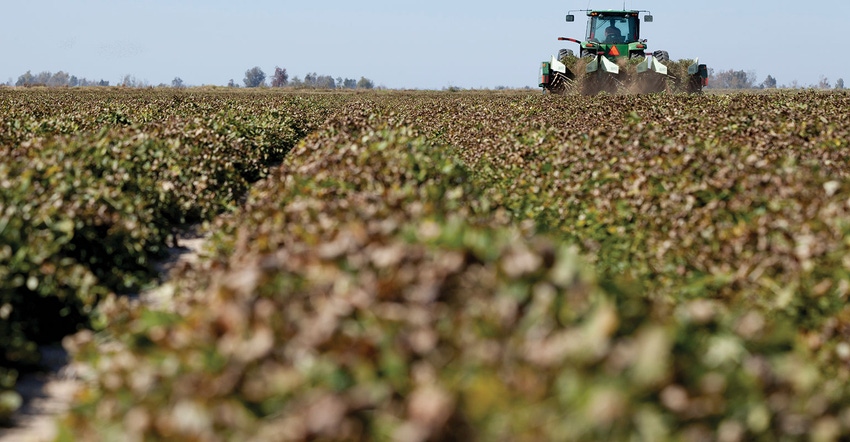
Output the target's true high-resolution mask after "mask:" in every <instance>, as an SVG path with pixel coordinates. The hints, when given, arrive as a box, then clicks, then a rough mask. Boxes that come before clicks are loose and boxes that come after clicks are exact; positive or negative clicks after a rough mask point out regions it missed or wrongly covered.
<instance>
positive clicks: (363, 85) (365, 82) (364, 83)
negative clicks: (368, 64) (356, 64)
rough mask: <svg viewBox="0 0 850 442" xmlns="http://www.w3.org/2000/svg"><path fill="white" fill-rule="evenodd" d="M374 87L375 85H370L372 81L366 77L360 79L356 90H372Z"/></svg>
mask: <svg viewBox="0 0 850 442" xmlns="http://www.w3.org/2000/svg"><path fill="white" fill-rule="evenodd" d="M374 87H375V83H372V80H370V79H368V78H366V77H360V81H358V82H357V89H372V88H374Z"/></svg>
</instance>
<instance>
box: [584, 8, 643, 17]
mask: <svg viewBox="0 0 850 442" xmlns="http://www.w3.org/2000/svg"><path fill="white" fill-rule="evenodd" d="M640 12H641V11H624V10H621V9H595V10H592V11H587V15H588V16H592V15H623V16H626V15H632V14H634V15H637V14H639V13H640Z"/></svg>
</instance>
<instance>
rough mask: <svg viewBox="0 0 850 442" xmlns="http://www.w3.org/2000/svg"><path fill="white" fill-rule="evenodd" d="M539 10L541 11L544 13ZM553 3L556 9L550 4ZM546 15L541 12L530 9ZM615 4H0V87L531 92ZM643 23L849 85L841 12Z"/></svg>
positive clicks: (679, 40) (719, 10) (768, 8)
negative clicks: (24, 81)
mask: <svg viewBox="0 0 850 442" xmlns="http://www.w3.org/2000/svg"><path fill="white" fill-rule="evenodd" d="M546 5H550V6H546ZM552 5H557V6H552ZM544 7H549V8H551V9H550V10H548V11H544V10H541V8H544ZM588 7H590V8H597V9H619V8H622V7H623V2H622V1H590V2H588V1H587V0H579V1H563V2H557V1H556V2H529V1H506V0H489V1H484V0H463V1H449V0H430V1H417V2H403V1H390V0H363V1H351V0H347V1H342V0H323V1H311V0H299V1H289V0H283V1H271V0H241V1H235V0H205V1H201V0H169V1H166V0H144V1H143V0H109V1H107V0H47V1H38V0H32V1H26V2H24V1H18V2H12V4H7V5H4V6H3V7H0V11H2V15H0V82H6V81H7V80H9V79H11V80H12V81H13V82H14V81H15V80H17V78H18V76H20V75H21V74H23V73H24V72H26V71H28V70H29V71H32V73H33V74H37V73H39V72H42V71H50V72H56V71H60V70H62V71H65V72H68V73H70V74H72V75H76V76H77V77H85V78H88V79H89V80H100V79H104V80H108V81H110V83H111V84H116V83H118V82H119V81H120V80H121V79H122V78H123V77H124V76H125V75H128V74H129V75H132V76H134V77H135V78H136V79H137V80H140V81H145V82H147V83H149V84H151V85H157V84H160V83H166V84H170V83H171V81H172V80H173V79H174V78H175V77H180V78H181V79H183V81H184V82H185V83H186V84H189V85H202V84H218V85H225V84H227V82H228V81H229V80H230V79H233V80H234V81H236V82H237V83H239V84H240V85H241V84H242V79H243V78H244V76H245V71H246V70H248V69H249V68H251V67H254V66H259V67H260V68H261V69H263V71H265V72H266V74H269V75H270V74H271V73H273V72H274V68H275V66H280V67H284V68H286V69H287V71H288V72H289V73H290V77H292V76H298V77H301V78H303V77H304V75H305V74H306V73H309V72H316V73H318V74H320V75H331V76H332V77H334V78H336V77H349V78H355V79H359V78H360V77H361V76H365V77H367V78H370V79H372V80H373V81H374V82H375V84H376V85H383V86H386V87H389V88H418V89H442V88H446V87H449V86H457V87H463V88H476V87H488V88H494V87H497V86H509V87H523V86H533V87H536V86H537V73H538V72H537V70H538V66H539V64H540V62H541V61H543V60H548V59H549V57H550V56H551V55H552V54H555V53H557V51H558V49H559V48H561V47H567V48H570V49H576V48H577V45H575V44H572V43H570V44H569V45H564V44H563V43H561V42H558V41H557V40H556V39H557V37H559V36H564V37H576V38H579V37H582V36H583V35H584V31H585V24H584V22H585V17H584V16H583V15H582V13H578V14H577V17H576V22H575V23H569V24H568V23H566V22H565V20H564V16H565V15H566V13H567V11H568V10H570V9H586V8H588ZM626 7H627V8H629V9H642V10H643V9H648V10H650V11H651V12H652V14H653V15H654V17H655V21H654V22H653V23H647V24H644V25H643V27H642V34H643V35H642V37H643V38H647V39H649V47H650V50H655V49H665V50H667V51H668V52H669V53H670V56H671V58H673V59H678V58H693V57H700V61H701V62H703V63H706V64H708V65H709V67H711V68H714V69H716V70H725V69H741V70H746V71H755V73H756V76H757V78H758V81H759V82H761V81H762V80H763V79H764V77H766V76H767V75H768V74H770V75H773V76H774V77H775V78H776V79H777V81H778V82H779V84H780V85H783V84H791V83H792V82H793V81H795V80H796V81H797V82H798V83H799V84H800V85H809V84H813V83H817V82H818V80H819V79H820V78H821V76H824V77H827V78H828V79H829V80H830V82H831V83H834V81H835V80H836V79H838V78H844V79H845V80H846V81H850V56H848V54H847V50H846V43H845V42H846V40H847V39H848V37H850V25H848V23H850V1H848V0H811V1H809V2H806V3H803V2H799V1H794V2H792V1H790V0H773V1H767V0H711V1H689V2H683V1H681V0H679V1H673V0H643V1H628V2H626Z"/></svg>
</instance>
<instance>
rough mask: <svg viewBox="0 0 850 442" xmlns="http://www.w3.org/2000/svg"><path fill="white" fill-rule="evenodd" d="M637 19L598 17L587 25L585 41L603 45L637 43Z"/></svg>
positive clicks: (593, 18)
mask: <svg viewBox="0 0 850 442" xmlns="http://www.w3.org/2000/svg"><path fill="white" fill-rule="evenodd" d="M637 27H638V19H637V17H624V16H605V15H598V16H594V17H591V18H590V21H588V23H587V40H588V41H594V42H599V43H604V44H615V43H617V44H619V43H631V42H635V41H637V35H638V28H637Z"/></svg>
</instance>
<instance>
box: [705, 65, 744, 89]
mask: <svg viewBox="0 0 850 442" xmlns="http://www.w3.org/2000/svg"><path fill="white" fill-rule="evenodd" d="M710 77H711V78H709V82H708V84H710V85H711V87H713V88H716V89H752V88H754V87H755V82H756V74H755V72H752V71H750V72H745V71H736V70H734V69H729V70H726V71H720V72H715V71H714V70H711V71H710Z"/></svg>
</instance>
